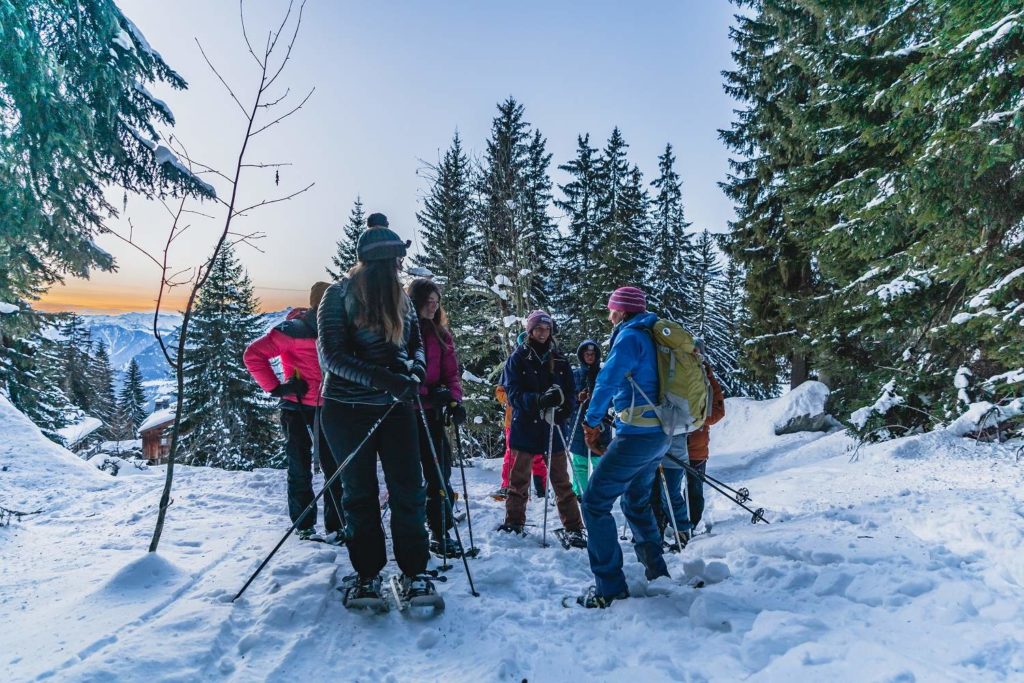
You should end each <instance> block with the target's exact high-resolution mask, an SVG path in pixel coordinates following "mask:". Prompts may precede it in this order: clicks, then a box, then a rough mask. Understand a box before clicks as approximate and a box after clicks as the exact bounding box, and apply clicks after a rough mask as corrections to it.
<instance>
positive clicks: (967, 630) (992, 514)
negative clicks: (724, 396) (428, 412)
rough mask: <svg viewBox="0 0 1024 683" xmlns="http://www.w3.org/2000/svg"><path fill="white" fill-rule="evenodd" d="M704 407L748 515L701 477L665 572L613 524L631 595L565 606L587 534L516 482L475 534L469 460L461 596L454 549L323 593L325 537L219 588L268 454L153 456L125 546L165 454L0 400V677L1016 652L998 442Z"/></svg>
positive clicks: (708, 677)
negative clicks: (405, 585)
mask: <svg viewBox="0 0 1024 683" xmlns="http://www.w3.org/2000/svg"><path fill="white" fill-rule="evenodd" d="M727 406H728V408H727V410H728V417H727V419H726V420H725V421H724V422H723V423H720V424H719V425H716V427H715V428H714V429H713V432H712V440H711V444H712V449H711V460H710V463H709V474H712V475H713V476H717V477H719V478H722V479H724V480H726V481H727V482H729V483H731V484H733V485H737V486H738V485H743V486H747V487H749V489H750V492H751V494H752V496H753V498H754V504H755V505H757V506H764V507H765V509H766V516H767V518H768V519H769V520H770V521H771V524H770V525H768V526H766V525H763V524H759V525H756V526H754V525H751V524H750V515H749V514H748V513H746V512H744V511H742V510H740V509H739V508H738V507H736V506H735V505H733V504H731V503H730V502H729V501H728V500H726V499H724V498H722V497H720V496H718V495H717V494H715V493H714V492H711V491H708V501H709V505H710V515H711V517H712V518H713V519H714V522H715V523H714V528H713V531H712V533H711V534H710V535H702V536H698V537H697V538H696V539H695V540H694V541H693V542H692V543H691V544H690V545H689V546H688V547H687V548H686V549H685V551H684V553H683V555H682V556H681V557H680V556H676V555H669V556H668V565H669V569H670V571H671V572H672V576H673V578H672V579H671V580H668V579H659V580H657V581H655V582H653V583H650V584H648V583H647V582H646V581H645V580H644V579H643V571H642V567H641V566H640V565H639V564H638V563H637V562H636V561H635V560H634V559H633V556H632V552H631V551H630V550H629V544H628V542H625V541H624V542H623V545H624V546H625V548H626V557H627V565H626V573H627V577H628V579H629V582H630V589H631V591H632V593H633V595H634V596H635V597H634V599H629V600H626V601H623V602H616V603H615V604H614V605H612V606H611V608H609V609H607V610H592V611H587V610H582V609H577V608H573V609H565V608H563V607H562V606H561V603H560V599H561V598H562V597H563V596H565V595H569V594H575V593H578V592H579V591H581V590H582V589H584V588H585V587H586V586H587V585H588V584H589V583H591V581H592V579H591V575H590V572H589V569H588V566H587V561H586V555H585V553H583V552H581V551H564V550H561V549H560V548H558V547H557V546H555V547H552V548H547V549H544V548H541V547H540V539H539V536H540V523H541V515H542V508H541V505H540V504H539V503H538V502H537V501H532V502H531V505H530V508H529V521H530V523H531V524H535V525H536V526H534V527H531V534H530V535H529V536H527V537H526V538H509V537H505V536H500V537H499V536H497V535H496V534H495V533H494V532H493V531H492V530H493V529H494V527H495V526H496V525H497V524H498V523H499V522H500V521H501V517H502V512H503V509H502V505H501V504H500V503H497V502H495V501H493V500H491V499H490V498H489V497H487V496H486V494H487V493H488V492H489V491H491V490H493V488H495V487H496V486H497V483H498V472H497V468H498V466H499V464H500V463H499V462H498V461H486V462H483V463H479V466H477V467H474V468H472V469H470V470H468V471H467V476H468V479H469V489H470V497H471V502H472V508H471V511H472V518H473V522H474V535H475V540H476V545H477V546H479V547H480V548H481V551H482V552H481V556H480V558H478V559H476V560H471V561H470V563H471V568H472V570H473V576H474V579H475V582H476V588H477V590H478V591H479V592H480V593H481V597H479V598H474V597H472V596H470V595H469V593H468V587H467V582H466V577H465V575H464V573H463V570H462V568H461V565H459V566H457V567H456V568H455V569H453V570H451V571H450V572H448V577H449V581H448V582H447V583H443V584H439V588H440V591H441V592H442V593H443V594H444V596H445V598H446V601H447V604H448V608H447V610H446V612H445V613H444V614H443V615H441V616H440V617H438V618H436V619H433V620H426V621H424V620H417V619H410V618H406V617H403V616H401V615H400V614H398V613H395V612H392V613H388V614H384V615H366V614H361V613H353V612H348V611H346V610H345V609H344V608H343V607H342V605H341V601H340V596H339V593H338V592H337V591H336V590H334V589H335V588H336V587H337V586H338V585H339V583H340V580H341V578H342V577H343V576H344V575H345V574H347V573H348V572H349V564H348V561H347V557H346V551H345V550H344V549H338V548H335V547H333V546H329V545H323V544H316V543H301V542H299V541H297V540H296V539H294V538H292V539H289V540H288V542H287V543H286V544H285V546H284V547H283V548H282V550H281V552H280V553H279V554H278V555H277V557H275V558H274V560H273V561H272V563H271V564H270V566H269V567H268V568H267V569H266V570H265V571H264V573H263V574H262V575H261V576H260V577H259V578H258V579H257V580H256V582H255V583H254V584H253V585H252V587H251V588H250V589H249V591H248V593H247V594H246V595H245V596H244V597H243V598H242V599H241V600H239V601H238V603H236V604H232V603H231V602H230V599H231V596H232V595H233V594H234V593H235V592H236V591H237V590H238V588H239V587H240V586H241V584H242V583H243V581H244V579H245V577H246V576H247V575H248V574H249V573H251V572H252V571H253V570H254V569H255V567H256V566H257V565H258V563H259V562H260V560H261V559H262V557H263V556H264V555H265V554H266V553H267V552H268V551H269V550H270V549H271V548H272V547H273V545H274V543H275V542H276V541H277V540H278V538H279V537H280V535H281V534H282V533H283V531H284V530H285V529H287V527H288V521H287V517H286V513H285V506H284V499H285V498H284V491H285V475H284V472H283V471H271V470H262V471H256V472H250V473H247V472H225V471H220V470H213V469H203V468H189V467H180V468H177V469H176V472H177V474H176V482H175V484H176V486H175V493H174V504H173V505H172V506H171V508H170V510H169V514H168V525H167V528H166V529H165V531H164V540H163V543H162V546H161V551H160V552H159V553H158V554H155V555H149V554H147V553H146V552H145V551H146V546H147V543H148V541H149V537H150V533H151V531H152V527H153V522H154V513H155V509H156V504H157V500H158V497H159V494H160V487H161V485H162V482H163V477H162V476H160V475H161V474H162V472H163V469H162V468H153V472H152V473H151V474H150V475H148V476H132V477H117V478H111V477H109V476H107V475H106V474H103V473H100V472H98V471H94V470H91V469H90V468H89V467H88V466H86V465H85V464H84V463H82V462H81V461H79V460H77V459H76V458H74V457H73V456H71V455H70V454H68V453H66V452H65V451H63V450H62V449H60V448H58V447H56V446H54V445H53V444H51V443H49V442H47V441H46V440H45V439H43V438H42V437H41V436H40V435H39V433H38V430H35V429H34V427H32V426H31V424H29V423H28V422H27V421H26V420H25V419H24V418H22V417H21V416H20V415H18V414H16V413H15V411H13V409H11V408H10V406H9V405H8V404H7V403H6V402H3V400H2V399H0V433H2V434H3V435H4V437H5V438H4V440H3V443H0V464H2V465H3V471H2V472H0V504H2V505H5V506H8V507H14V508H16V509H21V510H26V509H29V508H31V509H36V508H37V507H38V508H42V509H43V513H42V514H41V515H38V516H35V517H30V518H26V519H25V520H23V521H22V522H20V523H18V522H14V523H12V524H11V525H10V526H9V527H7V528H2V529H0V556H2V557H3V558H4V561H3V562H2V563H0V581H2V584H3V585H4V590H3V591H2V593H0V623H2V624H5V625H13V627H9V628H6V629H5V635H4V638H3V641H4V642H3V647H2V648H0V679H3V680H9V681H30V680H43V679H48V680H61V681H64V680H71V681H82V680H90V681H92V680H96V681H99V680H102V681H136V680H152V681H156V680H170V679H173V680H182V681H185V680H188V681H196V680H201V681H206V680H218V681H220V680H228V681H252V680H271V681H295V680H311V681H312V680H327V679H333V680H343V681H349V680H362V681H378V680H392V681H408V680H445V681H463V680H465V681H492V680H507V681H521V680H523V679H527V680H529V681H531V683H532V682H536V681H561V682H564V681H567V680H581V681H583V680H586V681H589V680H610V681H629V682H630V683H638V682H639V681H644V682H647V681H680V680H690V681H736V680H754V681H787V682H792V681H1009V680H1021V679H1022V677H1024V648H1022V642H1024V552H1022V550H1024V549H1022V540H1024V531H1022V529H1024V523H1022V517H1024V475H1022V469H1021V468H1022V467H1024V464H1022V463H1018V462H1016V461H1015V459H1014V452H1015V449H1016V448H1019V447H1020V446H1021V444H1020V443H1009V444H1003V445H993V444H984V443H982V444H975V443H974V442H973V441H971V440H966V439H961V438H956V437H954V436H952V435H951V434H950V433H948V432H935V433H930V434H925V435H920V436H914V437H910V438H904V439H898V440H894V441H890V442H887V443H884V444H880V445H874V446H866V447H863V448H860V449H859V450H858V449H856V448H855V444H854V442H853V441H851V440H850V439H849V438H848V437H846V436H845V435H844V434H843V433H841V432H833V433H830V434H821V433H799V434H791V435H786V436H781V437H780V436H775V434H774V431H773V425H774V423H775V421H776V420H777V419H778V418H779V417H780V416H782V415H784V414H785V413H786V412H787V410H788V409H789V408H790V407H791V406H792V401H789V402H788V403H787V400H786V399H785V398H783V399H779V400H777V401H768V402H754V401H749V400H743V399H729V400H728V401H727ZM455 480H457V477H456V478H455ZM549 519H557V516H556V515H555V514H554V513H553V512H552V514H551V516H550V518H549ZM555 526H557V523H556V524H555ZM462 535H463V539H464V540H468V538H467V529H466V527H465V524H463V525H462ZM393 570H394V566H393V565H390V566H389V569H388V571H393ZM697 579H702V580H703V581H704V583H705V586H704V587H702V588H699V589H698V588H693V587H691V584H694V583H696V580H697Z"/></svg>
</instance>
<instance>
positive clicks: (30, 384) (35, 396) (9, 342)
mask: <svg viewBox="0 0 1024 683" xmlns="http://www.w3.org/2000/svg"><path fill="white" fill-rule="evenodd" d="M42 317H44V318H45V317H46V316H42ZM0 347H2V348H0V367H2V368H3V369H4V371H5V375H6V377H7V382H6V383H5V386H4V387H3V391H4V393H6V395H7V396H8V397H9V398H10V400H11V403H12V404H13V405H14V406H15V407H16V408H17V409H18V410H20V411H21V412H22V413H24V414H25V415H26V416H27V417H28V418H29V419H30V420H32V422H33V423H34V424H35V425H36V426H37V427H39V429H40V430H41V431H42V433H43V434H44V435H45V436H46V437H47V438H48V439H50V440H51V441H53V442H55V443H59V444H63V440H62V439H61V437H60V435H59V434H58V433H57V431H58V430H59V429H61V428H62V427H66V426H67V425H69V424H71V423H72V422H75V421H78V420H79V419H81V418H82V417H84V415H83V414H82V412H81V411H80V410H79V409H78V408H76V407H75V406H74V405H73V404H72V402H71V400H70V399H69V398H68V397H67V394H65V393H64V389H63V388H62V387H63V378H64V365H65V363H64V356H63V354H64V350H63V348H62V346H61V345H60V344H58V343H57V342H55V341H52V340H50V339H48V338H46V337H45V336H43V335H42V334H41V333H40V332H39V331H38V330H35V331H29V332H23V333H21V334H20V335H19V336H17V337H10V336H7V335H3V337H2V344H0Z"/></svg>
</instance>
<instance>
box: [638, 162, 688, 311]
mask: <svg viewBox="0 0 1024 683" xmlns="http://www.w3.org/2000/svg"><path fill="white" fill-rule="evenodd" d="M675 163H676V158H675V155H674V154H673V153H672V145H670V144H666V145H665V152H664V153H663V154H662V155H661V156H659V157H658V177H657V178H655V179H654V180H653V181H652V182H651V187H653V188H654V190H655V192H656V193H657V194H656V195H655V197H654V198H653V200H652V202H651V223H652V225H651V232H652V238H653V241H652V249H651V251H652V252H653V255H652V256H653V257H652V259H651V264H652V266H653V270H652V272H651V275H650V276H649V281H650V286H651V292H650V295H651V302H652V304H653V306H654V307H655V308H656V309H657V310H659V311H660V312H661V313H662V315H664V316H665V317H667V318H671V319H673V320H678V321H689V320H691V319H692V317H693V301H692V296H693V295H692V292H693V283H692V282H691V281H692V279H693V277H694V273H692V272H691V271H690V269H689V268H688V266H689V264H690V263H691V262H692V260H693V253H694V248H693V244H692V243H691V242H690V235H689V234H688V233H687V232H686V229H687V228H689V227H690V223H688V222H687V221H686V218H685V212H684V210H683V191H682V181H681V180H680V179H679V174H678V173H676V170H675Z"/></svg>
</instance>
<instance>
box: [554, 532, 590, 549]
mask: <svg viewBox="0 0 1024 683" xmlns="http://www.w3.org/2000/svg"><path fill="white" fill-rule="evenodd" d="M555 538H557V539H558V542H559V543H561V544H562V547H563V548H565V549H566V550H570V549H572V548H582V549H583V550H586V549H587V533H586V532H585V531H584V530H583V529H579V530H577V531H567V530H566V529H555Z"/></svg>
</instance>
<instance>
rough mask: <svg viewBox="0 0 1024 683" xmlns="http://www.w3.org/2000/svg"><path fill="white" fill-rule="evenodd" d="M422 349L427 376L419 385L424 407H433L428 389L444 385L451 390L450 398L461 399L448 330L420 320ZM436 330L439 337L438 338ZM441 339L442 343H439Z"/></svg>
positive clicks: (457, 368)
mask: <svg viewBox="0 0 1024 683" xmlns="http://www.w3.org/2000/svg"><path fill="white" fill-rule="evenodd" d="M420 329H421V332H422V334H421V336H422V338H423V350H424V352H425V354H426V357H427V378H426V379H425V380H424V381H423V384H421V385H420V400H421V401H422V402H423V407H424V409H429V408H433V407H434V406H432V405H430V400H429V399H428V398H427V395H428V394H429V393H430V390H431V389H433V388H435V387H439V386H445V387H448V389H449V390H451V392H452V398H454V399H455V400H456V401H461V400H462V381H461V380H460V379H459V361H458V359H457V358H456V357H455V343H454V342H453V341H452V335H451V333H449V332H448V330H444V329H439V328H437V327H435V326H434V324H433V323H432V322H429V321H426V320H420ZM435 330H437V331H438V332H439V333H440V335H441V339H438V337H437V334H435ZM442 340H443V342H444V343H443V344H442V343H441V342H442Z"/></svg>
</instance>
